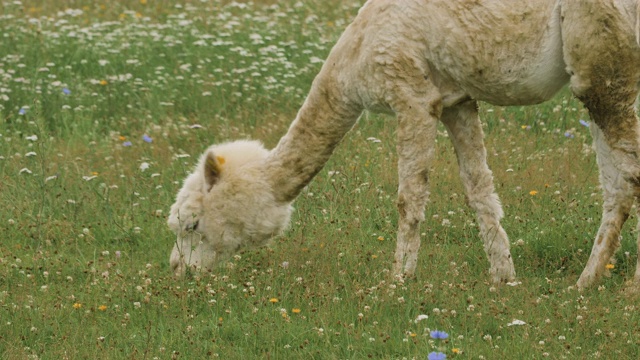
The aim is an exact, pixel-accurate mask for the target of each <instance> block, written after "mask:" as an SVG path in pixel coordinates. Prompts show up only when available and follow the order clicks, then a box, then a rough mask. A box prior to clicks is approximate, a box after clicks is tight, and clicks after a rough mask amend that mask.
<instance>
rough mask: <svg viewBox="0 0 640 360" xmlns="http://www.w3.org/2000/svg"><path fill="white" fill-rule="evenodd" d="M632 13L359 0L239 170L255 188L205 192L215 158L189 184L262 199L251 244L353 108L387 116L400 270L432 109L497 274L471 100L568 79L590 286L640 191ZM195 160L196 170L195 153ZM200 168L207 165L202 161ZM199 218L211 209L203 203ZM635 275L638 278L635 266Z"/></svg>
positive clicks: (506, 255)
mask: <svg viewBox="0 0 640 360" xmlns="http://www.w3.org/2000/svg"><path fill="white" fill-rule="evenodd" d="M639 14H640V8H639V6H638V3H637V1H632V0H628V1H623V0H609V1H595V0H581V1H580V0H564V1H563V0H555V1H554V0H528V1H523V2H518V3H517V6H516V5H514V4H512V3H509V2H502V1H471V0H448V1H445V0H434V1H427V0H400V1H398V0H370V1H368V2H367V3H366V4H365V5H364V6H363V7H362V9H360V11H359V13H358V15H357V17H356V18H355V20H354V21H353V23H352V24H351V25H349V26H348V27H347V29H346V30H345V32H344V33H343V35H342V36H341V37H340V39H339V40H338V42H337V43H336V45H335V46H334V48H333V49H332V51H331V53H330V54H329V56H328V58H327V60H326V62H325V64H324V66H323V67H322V69H321V71H320V73H319V74H318V76H317V77H316V79H315V80H314V82H313V85H312V87H311V90H310V93H309V95H308V97H307V99H306V100H305V102H304V104H303V105H302V107H301V109H300V111H299V112H298V115H297V117H296V119H295V120H294V122H293V123H292V124H291V126H290V128H289V131H288V132H287V134H286V135H285V136H284V137H283V138H282V139H281V140H280V142H279V143H278V145H277V146H276V147H275V148H274V149H273V150H271V151H270V152H268V153H262V154H261V155H260V156H258V157H257V161H253V162H250V164H251V165H247V166H245V167H244V168H243V171H244V172H251V173H255V180H253V181H256V183H258V184H260V186H257V187H256V186H249V185H248V184H244V186H246V188H245V189H246V190H244V191H242V192H240V193H242V194H243V195H242V196H241V197H237V198H233V197H232V196H226V195H225V196H226V197H225V198H224V200H219V199H222V198H221V196H223V195H222V194H217V195H216V197H211V196H209V195H207V194H208V193H209V192H213V191H217V190H216V188H217V187H218V186H221V184H224V183H225V182H226V181H235V180H234V179H235V178H234V177H226V176H225V171H224V167H222V168H221V169H220V168H219V167H216V165H215V164H213V165H212V166H209V168H211V169H213V173H214V175H212V176H209V178H213V179H215V180H214V181H207V180H206V179H207V176H204V178H203V176H202V175H199V177H198V178H199V179H201V180H200V181H201V182H204V183H205V184H209V185H208V187H209V189H210V190H207V186H200V188H202V189H204V190H203V191H204V192H202V193H201V194H203V196H208V197H209V198H210V201H218V202H220V201H223V202H224V201H231V202H233V201H249V202H250V201H251V200H250V199H251V197H256V198H258V199H262V200H261V201H259V202H257V203H258V204H259V205H260V206H263V207H264V209H263V211H262V212H263V213H265V214H268V213H269V211H272V210H273V211H275V213H274V219H277V220H274V224H278V223H279V221H280V224H281V225H282V226H272V227H265V228H264V229H265V231H264V232H262V233H261V235H260V236H257V238H259V239H261V240H260V241H258V242H257V243H264V242H266V240H264V241H263V239H267V238H269V237H270V236H271V235H274V234H276V233H279V232H280V231H281V229H282V228H283V227H284V225H286V224H283V223H281V221H283V220H286V221H288V215H287V216H282V214H283V213H287V212H288V211H291V208H290V204H291V202H292V201H293V200H294V199H295V198H296V196H297V195H298V194H299V193H300V191H301V189H302V188H303V187H304V186H305V185H306V184H308V183H309V181H311V179H312V178H313V177H314V176H315V175H316V174H317V172H318V171H320V169H321V168H322V167H323V166H324V164H325V163H326V161H327V160H328V158H329V157H330V156H331V154H332V152H333V150H334V149H335V147H336V146H337V145H338V143H339V142H340V140H341V139H342V137H343V136H344V135H345V134H346V133H347V132H348V131H349V129H351V127H352V126H353V125H354V124H355V122H356V121H357V119H358V117H359V116H360V114H361V113H362V111H363V110H365V109H368V110H370V111H377V112H387V113H392V114H395V115H396V117H397V120H398V128H397V150H398V174H399V187H398V210H399V214H400V217H399V224H398V239H397V248H396V254H395V264H394V272H395V273H397V274H400V273H404V274H406V275H412V274H413V273H414V272H415V269H416V263H417V254H418V249H419V246H420V236H419V234H420V231H419V227H420V223H421V222H422V221H423V220H424V207H425V204H426V202H427V199H428V188H427V182H428V172H429V169H430V166H431V161H432V157H433V152H434V143H435V135H436V125H437V123H438V121H441V122H442V123H443V124H444V125H445V127H446V128H447V131H448V132H449V135H450V138H451V140H452V142H453V145H454V148H455V151H456V155H457V157H458V163H459V165H460V166H459V167H460V176H461V179H462V182H463V184H464V188H465V193H466V196H467V200H468V203H469V205H470V206H471V207H472V208H473V209H474V210H475V211H476V216H477V221H478V225H479V228H480V233H481V236H482V238H483V242H484V249H485V251H486V253H487V256H488V259H489V262H490V276H491V279H492V281H494V282H497V283H499V282H504V281H509V280H512V279H513V278H514V277H515V270H514V267H513V261H512V259H511V255H510V251H509V241H508V238H507V235H506V233H505V232H504V230H503V228H502V226H501V225H500V219H501V218H502V216H503V212H502V208H501V205H500V202H499V200H498V196H497V195H496V194H495V192H494V185H493V176H492V173H491V171H490V170H489V168H488V166H487V163H486V150H485V147H484V143H483V132H482V127H481V124H480V120H479V118H478V112H477V101H486V102H489V103H492V104H497V105H528V104H535V103H540V102H542V101H545V100H547V99H549V98H550V97H552V96H553V95H554V94H555V93H556V92H557V91H558V90H559V89H560V88H561V87H562V86H563V85H565V84H566V83H567V82H569V83H570V87H571V90H572V91H573V92H574V94H575V95H576V96H577V97H578V98H579V99H580V100H581V101H583V103H584V104H585V106H586V107H587V109H588V110H589V112H590V115H591V117H592V120H593V123H592V126H591V127H590V128H591V131H592V134H593V137H594V145H595V148H596V153H597V159H598V164H599V166H600V175H601V176H600V179H601V182H602V184H603V188H604V196H605V201H604V213H603V219H602V225H601V227H600V230H599V232H598V235H597V237H596V242H595V244H594V247H593V250H592V254H591V257H590V259H589V262H588V263H587V266H586V267H585V270H584V272H583V274H582V276H581V277H580V279H579V281H578V285H579V286H580V287H585V286H588V285H591V284H592V283H593V282H594V281H596V280H597V279H598V278H599V277H600V276H601V274H602V273H603V272H604V266H605V265H606V263H607V262H608V260H609V258H610V257H611V255H612V254H613V252H614V251H615V249H616V248H617V246H618V245H619V244H618V242H619V240H618V236H619V233H620V227H621V225H622V223H624V220H625V219H626V217H627V216H628V213H629V211H630V209H631V206H632V205H633V203H634V201H635V198H636V196H637V195H638V194H640V161H639V160H638V153H639V152H640V144H638V131H639V129H638V119H637V116H636V114H635V102H636V97H637V91H638V90H637V84H638V82H639V80H640V71H639V70H640V66H638V65H640V47H639V46H638V43H639V35H638V31H639V29H640V25H639V16H638V15H639ZM240 148H241V147H239V148H238V149H237V151H242V150H240ZM215 151H216V150H215V149H210V150H209V152H208V153H210V154H213V153H215ZM205 156H209V157H211V158H214V159H215V156H214V155H205ZM201 163H202V164H201V165H200V167H201V168H203V166H204V165H203V164H206V163H207V161H204V160H203V161H201ZM204 168H205V170H203V174H205V175H206V174H207V172H208V171H209V170H206V166H204ZM250 169H251V170H250ZM209 172H211V171H209ZM188 181H189V180H187V182H188ZM185 187H187V183H185ZM235 188H242V187H238V186H235ZM183 191H185V189H184V188H183V190H181V193H180V194H179V195H178V199H179V200H178V201H180V199H181V194H182V192H183ZM182 198H185V199H188V198H195V195H194V194H192V195H185V196H182ZM217 199H218V200H217ZM264 199H267V200H264ZM183 203H188V201H183ZM254 203H255V201H254ZM174 207H175V208H176V209H177V208H180V206H176V205H175V204H174ZM183 208H184V210H182V211H183V212H190V211H191V210H190V209H191V208H190V207H184V206H183ZM195 208H200V207H198V206H196V207H195ZM173 209H174V208H172V214H171V217H170V220H169V221H170V223H173V224H181V223H182V222H184V218H185V217H188V216H192V215H189V214H183V213H180V214H178V213H179V211H175V212H174V211H173ZM197 216H198V217H201V218H212V216H210V215H209V214H208V213H207V211H202V212H201V213H200V214H199V215H197ZM265 216H268V215H265ZM178 218H180V219H178ZM172 219H173V220H172ZM177 219H178V220H177ZM216 221H218V222H219V223H221V224H225V221H226V220H225V219H224V218H219V217H218V218H217V220H216ZM253 221H255V219H254V218H251V217H246V218H242V217H236V218H235V220H234V222H235V223H238V222H240V223H243V225H242V226H241V228H244V227H246V226H248V224H249V223H251V222H253ZM286 221H285V223H286ZM230 224H231V223H229V224H227V225H220V226H221V227H220V228H224V227H225V226H230ZM176 226H177V225H176ZM249 227H250V226H249ZM176 228H177V229H180V226H177V227H176ZM196 233H197V234H198V236H200V237H202V239H203V240H202V242H203V243H207V244H209V243H218V242H221V241H222V242H229V241H231V242H235V243H238V244H245V243H249V240H250V238H251V237H250V236H249V235H248V234H245V233H243V230H238V231H236V232H233V231H230V232H224V233H225V234H226V233H234V235H232V236H231V238H232V239H231V238H230V239H227V240H225V239H224V236H221V235H220V233H218V234H217V235H216V234H215V233H207V232H206V231H204V230H202V231H196ZM225 236H226V235H225ZM181 238H184V236H182V237H181V235H179V240H178V242H179V241H180V239H181ZM214 247H215V246H214ZM210 248H211V246H209V250H202V251H200V252H199V254H200V255H198V259H201V258H207V257H213V258H215V257H216V256H215V254H214V253H211V249H210ZM202 249H205V247H204V246H203V247H202ZM194 251H196V252H197V251H198V249H197V247H196V248H195V250H194ZM175 252H176V249H175V248H174V253H175ZM181 258H182V259H184V257H181ZM173 259H174V256H172V264H174V263H176V262H175V261H174V260H173ZM202 263H203V262H202V261H201V262H200V263H199V264H196V265H198V266H199V265H202ZM184 265H191V266H193V265H194V264H192V263H189V262H185V263H184V264H183V265H181V266H182V268H184ZM176 267H177V265H176V266H174V268H176ZM206 267H208V266H206ZM635 281H636V283H638V282H640V270H638V272H637V274H636V278H635Z"/></svg>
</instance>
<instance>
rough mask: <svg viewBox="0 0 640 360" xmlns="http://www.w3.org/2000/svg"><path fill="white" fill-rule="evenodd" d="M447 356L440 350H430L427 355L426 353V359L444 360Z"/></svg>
mask: <svg viewBox="0 0 640 360" xmlns="http://www.w3.org/2000/svg"><path fill="white" fill-rule="evenodd" d="M446 358H447V355H445V354H444V353H441V352H435V351H434V352H430V353H429V355H427V359H429V360H445V359H446Z"/></svg>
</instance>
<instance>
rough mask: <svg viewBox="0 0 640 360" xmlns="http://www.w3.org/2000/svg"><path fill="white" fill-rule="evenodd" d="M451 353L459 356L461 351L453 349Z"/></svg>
mask: <svg viewBox="0 0 640 360" xmlns="http://www.w3.org/2000/svg"><path fill="white" fill-rule="evenodd" d="M451 352H452V353H454V354H455V355H458V354H460V352H461V351H460V349H458V348H453V349H451Z"/></svg>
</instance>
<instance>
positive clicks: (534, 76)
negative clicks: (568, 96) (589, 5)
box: [425, 0, 569, 105]
mask: <svg viewBox="0 0 640 360" xmlns="http://www.w3.org/2000/svg"><path fill="white" fill-rule="evenodd" d="M438 5H439V6H438ZM432 6H434V7H435V6H438V11H426V12H425V17H426V20H427V22H426V23H427V26H426V28H425V30H426V33H425V39H426V42H427V44H428V45H427V53H426V59H427V61H428V62H429V67H430V68H431V69H432V70H435V72H437V73H438V74H440V75H441V76H442V78H443V79H446V80H449V81H451V82H452V83H455V84H456V86H457V87H458V88H460V89H462V90H463V91H465V92H467V93H468V94H469V95H470V96H471V97H473V98H474V99H476V100H482V101H486V102H490V103H493V104H496V105H529V104H536V103H540V102H543V101H545V100H548V99H549V98H550V97H552V96H553V95H554V94H555V93H556V92H557V91H558V90H559V89H560V88H561V87H562V86H563V85H564V84H566V83H567V82H568V80H569V76H568V74H567V73H566V70H565V68H566V65H565V63H564V60H563V51H562V36H561V18H560V7H559V3H558V2H557V1H554V0H535V1H533V0H532V1H528V2H525V3H523V4H521V6H520V5H519V6H516V7H514V6H513V5H511V4H509V3H508V2H480V3H470V2H465V1H454V2H451V3H448V5H447V4H444V3H440V2H437V3H435V4H434V5H432ZM432 10H433V9H432ZM432 12H434V13H436V12H437V13H443V12H444V13H445V14H446V15H447V16H443V17H435V16H430V13H432ZM445 19H446V20H445Z"/></svg>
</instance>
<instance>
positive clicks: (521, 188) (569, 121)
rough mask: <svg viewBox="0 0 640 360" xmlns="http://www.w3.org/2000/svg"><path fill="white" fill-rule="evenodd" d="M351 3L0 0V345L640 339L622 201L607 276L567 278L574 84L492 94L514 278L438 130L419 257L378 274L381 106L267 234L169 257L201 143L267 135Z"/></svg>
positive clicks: (578, 202)
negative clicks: (498, 260)
mask: <svg viewBox="0 0 640 360" xmlns="http://www.w3.org/2000/svg"><path fill="white" fill-rule="evenodd" d="M360 5H361V3H360V2H355V1H352V0H346V1H335V0H330V1H326V0H305V1H289V0H284V1H256V2H255V3H238V2H229V1H225V0H212V1H186V2H179V3H176V2H172V1H166V0H165V1H154V0H139V1H124V0H119V1H114V2H106V1H97V2H95V1H88V0H80V1H73V0H66V1H63V0H56V1H49V2H44V1H42V2H41V1H27V0H24V1H22V2H20V1H3V2H2V5H0V28H1V29H2V32H1V35H0V177H1V180H0V201H1V204H2V206H1V208H0V233H1V234H2V240H1V241H0V358H2V359H98V358H100V359H206V358H223V359H298V358H312V359H366V358H374V359H426V358H427V355H428V354H429V353H431V352H442V353H444V354H446V355H447V358H459V359H504V358H509V359H525V358H526V359H538V358H544V357H548V358H551V359H564V358H566V359H586V358H602V359H611V358H615V359H637V358H638V357H640V315H639V313H638V308H637V307H638V305H637V304H638V299H637V297H634V296H632V295H629V294H627V292H625V291H624V290H625V281H627V280H629V279H630V278H631V276H632V275H633V272H634V271H635V262H636V260H635V259H636V255H637V249H636V247H635V242H636V240H635V239H636V237H637V232H636V230H635V223H636V221H637V220H636V218H635V215H634V216H633V217H632V219H630V221H629V222H628V223H627V225H626V226H625V228H624V231H623V235H622V237H623V239H622V249H621V251H620V252H619V253H618V255H617V257H616V259H615V260H616V261H615V263H614V264H613V265H614V268H613V269H612V270H611V271H610V273H611V274H610V275H611V276H610V277H607V278H605V279H604V280H603V281H602V282H600V283H599V286H596V287H594V288H592V289H588V290H586V291H584V292H578V291H577V290H575V289H574V288H573V285H574V284H575V281H576V280H577V278H578V275H579V274H580V272H581V271H582V268H583V266H584V264H585V263H586V261H587V258H588V255H589V252H590V249H591V244H592V241H593V238H594V236H595V233H596V231H597V227H598V224H599V219H600V213H601V204H600V203H601V196H600V191H599V189H598V182H597V180H598V175H597V167H596V164H595V158H594V155H593V151H592V149H591V146H590V137H589V131H588V128H587V127H586V126H585V125H583V124H586V123H585V121H588V116H587V114H586V112H585V111H584V109H583V108H582V107H581V105H580V104H579V102H578V101H577V100H576V99H574V98H572V97H571V95H570V93H569V92H568V91H566V90H565V91H563V92H561V93H560V94H559V95H558V96H557V97H556V98H555V99H554V100H553V101H552V102H549V103H546V104H543V105H540V106H535V107H526V108H525V107H523V108H501V107H493V106H489V105H482V109H481V115H482V117H483V119H484V120H485V124H486V127H485V132H486V144H487V149H488V152H489V161H490V166H491V168H492V169H493V171H494V175H495V179H496V187H497V190H498V193H499V194H500V196H501V199H502V202H503V205H504V208H505V212H506V217H505V219H504V222H503V225H504V227H505V229H506V230H507V232H508V233H509V235H510V238H511V242H512V253H513V255H514V261H515V265H516V270H517V271H518V280H519V281H520V282H521V284H519V285H517V286H513V287H511V286H504V287H498V288H495V287H492V286H491V284H489V283H488V278H489V276H488V262H487V260H486V258H485V255H484V252H483V249H482V243H481V240H480V238H479V233H478V228H477V226H476V224H475V222H474V218H475V217H474V214H473V213H472V212H471V211H470V209H469V208H468V207H467V206H466V205H465V200H464V195H463V193H462V186H461V183H460V181H459V179H458V175H457V174H458V169H457V163H456V159H455V156H454V153H453V149H452V146H451V144H450V142H449V141H448V139H447V137H446V133H445V131H444V128H441V129H440V130H441V131H440V133H439V136H438V144H437V156H436V162H435V164H434V167H433V171H432V178H431V190H432V194H431V202H430V204H429V205H428V208H427V210H426V214H427V221H426V223H425V224H424V226H423V232H424V234H423V243H422V249H421V253H420V258H419V266H418V271H417V277H416V278H415V279H411V280H407V281H399V280H396V279H393V278H392V277H391V276H390V274H389V269H390V268H391V265H392V260H393V251H394V249H395V247H394V246H395V232H396V223H397V215H396V209H395V190H396V186H397V179H396V173H395V168H396V156H395V142H394V129H395V120H394V119H393V118H390V117H382V116H375V115H371V114H365V115H363V117H362V118H361V119H360V122H359V124H358V125H357V126H356V127H355V128H354V129H353V131H352V132H351V133H350V134H349V135H348V136H347V137H346V139H345V140H344V142H343V143H342V144H341V146H340V147H339V149H338V150H337V152H336V154H335V156H334V157H333V158H332V159H331V160H330V161H329V163H328V164H327V166H326V167H325V168H324V170H323V171H322V172H321V173H320V174H319V175H318V176H317V177H316V179H315V180H314V181H313V182H312V183H311V184H310V185H309V186H308V188H307V189H306V190H305V191H304V192H303V194H302V195H301V196H300V197H299V198H298V200H297V201H296V204H295V206H296V212H295V214H294V218H293V220H292V225H291V228H290V229H289V230H288V231H287V232H286V234H285V235H284V236H283V237H281V238H279V239H277V240H275V241H274V242H273V244H272V246H271V247H270V248H264V249H261V250H257V251H250V252H244V253H241V254H239V255H237V256H236V257H234V258H233V259H232V260H231V261H230V262H228V263H227V264H225V265H222V266H220V268H219V269H217V270H216V271H215V273H213V274H211V275H209V274H202V275H201V276H196V277H192V278H187V279H181V280H177V279H174V278H173V277H172V276H171V270H170V268H169V262H168V260H169V254H170V251H171V248H172V246H173V242H174V236H173V234H172V233H171V232H170V231H169V229H168V227H167V226H166V224H165V221H166V215H167V213H168V209H169V207H170V205H171V204H172V202H173V200H174V196H175V194H176V192H177V190H178V189H179V188H180V185H181V181H182V179H183V178H184V177H185V175H186V174H187V173H188V172H189V171H190V170H191V168H192V166H193V164H194V163H195V161H196V160H197V158H198V156H199V154H200V153H201V152H202V151H203V150H204V149H205V148H206V147H207V146H209V145H210V144H212V143H215V142H220V141H225V140H229V139H239V138H248V137H250V138H255V139H260V140H262V141H264V142H265V144H266V145H267V146H268V147H272V146H274V145H275V144H276V142H277V141H278V139H279V137H280V136H282V135H283V134H284V133H285V131H286V129H287V127H288V125H289V123H290V122H291V120H292V119H293V118H294V116H295V113H296V112H297V109H298V108H299V106H300V105H301V104H302V101H303V100H304V97H305V96H306V93H307V91H308V89H309V87H310V84H311V81H312V80H313V77H314V76H315V74H316V73H317V72H318V70H319V69H320V66H321V65H322V59H324V58H325V56H326V55H327V53H328V51H329V50H330V48H331V46H332V44H333V43H334V41H335V40H336V39H337V37H338V36H339V34H340V33H341V31H342V29H344V27H345V26H346V25H347V24H348V23H349V21H350V19H352V18H353V17H354V16H355V14H356V12H357V9H358V7H359V6H360ZM580 120H584V121H583V122H582V123H581V122H580ZM420 315H428V318H427V319H423V320H418V319H422V318H423V317H419V316H420ZM514 320H521V321H522V322H524V324H523V325H517V324H514ZM517 323H518V322H517ZM433 330H440V331H445V332H446V333H448V334H449V337H448V338H447V339H433V338H432V337H431V334H430V333H431V331H433Z"/></svg>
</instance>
